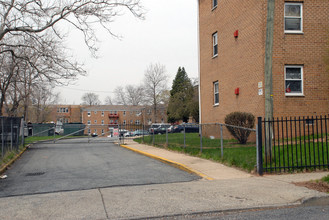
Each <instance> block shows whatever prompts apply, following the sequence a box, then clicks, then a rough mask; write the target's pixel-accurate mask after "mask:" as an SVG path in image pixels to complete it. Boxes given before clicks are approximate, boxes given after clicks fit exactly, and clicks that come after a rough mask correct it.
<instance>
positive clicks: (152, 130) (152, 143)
mask: <svg viewBox="0 0 329 220" xmlns="http://www.w3.org/2000/svg"><path fill="white" fill-rule="evenodd" d="M152 133H153V135H152V145H153V146H154V128H153V129H152Z"/></svg>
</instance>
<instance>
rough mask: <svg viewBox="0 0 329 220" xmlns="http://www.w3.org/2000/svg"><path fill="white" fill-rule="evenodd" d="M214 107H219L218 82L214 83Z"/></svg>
mask: <svg viewBox="0 0 329 220" xmlns="http://www.w3.org/2000/svg"><path fill="white" fill-rule="evenodd" d="M214 105H219V89H218V82H214Z"/></svg>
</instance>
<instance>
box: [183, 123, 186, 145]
mask: <svg viewBox="0 0 329 220" xmlns="http://www.w3.org/2000/svg"><path fill="white" fill-rule="evenodd" d="M183 127H184V148H186V129H185V124H184V125H183Z"/></svg>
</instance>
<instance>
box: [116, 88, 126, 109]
mask: <svg viewBox="0 0 329 220" xmlns="http://www.w3.org/2000/svg"><path fill="white" fill-rule="evenodd" d="M114 94H115V103H116V104H118V105H127V100H126V94H125V91H124V88H123V87H122V86H118V87H116V88H115V89H114Z"/></svg>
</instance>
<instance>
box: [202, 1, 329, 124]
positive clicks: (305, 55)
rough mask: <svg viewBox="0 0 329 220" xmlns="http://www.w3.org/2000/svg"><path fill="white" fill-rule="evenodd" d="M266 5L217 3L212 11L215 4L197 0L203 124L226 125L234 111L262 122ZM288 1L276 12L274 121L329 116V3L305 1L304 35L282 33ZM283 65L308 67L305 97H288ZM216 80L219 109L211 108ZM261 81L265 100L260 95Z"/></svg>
mask: <svg viewBox="0 0 329 220" xmlns="http://www.w3.org/2000/svg"><path fill="white" fill-rule="evenodd" d="M266 2H267V1H266V0H248V1H245V0H219V1H218V7H217V8H216V9H214V10H212V9H211V1H207V0H200V1H199V7H200V13H199V21H200V24H199V25H200V71H201V78H200V86H201V87H200V89H201V109H202V113H201V117H202V123H214V122H219V123H222V122H224V118H225V115H227V114H229V113H230V112H233V111H246V112H251V113H253V114H254V115H255V116H256V117H257V116H262V117H264V114H265V113H264V111H265V110H264V109H265V108H264V105H265V101H264V59H265V58H264V54H265V35H266V33H265V30H266V12H267V5H266ZM284 2H285V1H284V0H277V1H276V9H275V27H274V31H275V34H274V48H273V97H274V116H275V117H281V116H302V115H306V116H307V115H309V116H311V115H324V114H328V109H329V99H328V94H329V75H328V72H325V64H324V55H325V53H326V48H328V44H326V42H327V41H328V31H329V30H328V27H329V16H328V11H329V1H328V0H305V1H303V9H304V10H303V12H304V13H303V26H304V28H303V30H304V33H303V34H285V33H284ZM289 2H292V1H289ZM296 2H300V1H296ZM235 30H238V31H239V36H238V38H234V36H233V33H234V31H235ZM216 31H217V33H218V56H217V57H215V58H212V34H213V33H214V32H216ZM285 65H303V66H304V69H303V70H304V77H303V82H304V84H303V86H304V96H299V97H296V96H295V97H288V96H286V95H285V84H284V83H285V82H284V66H285ZM215 81H218V82H219V105H218V106H213V104H214V94H213V93H214V91H213V82H215ZM259 82H262V88H261V89H263V95H258V90H259V88H258V83H259ZM235 88H239V89H240V94H239V95H235V94H234V90H235Z"/></svg>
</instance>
